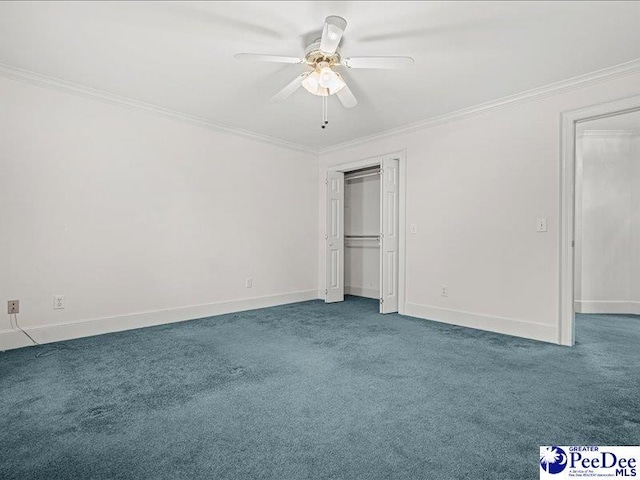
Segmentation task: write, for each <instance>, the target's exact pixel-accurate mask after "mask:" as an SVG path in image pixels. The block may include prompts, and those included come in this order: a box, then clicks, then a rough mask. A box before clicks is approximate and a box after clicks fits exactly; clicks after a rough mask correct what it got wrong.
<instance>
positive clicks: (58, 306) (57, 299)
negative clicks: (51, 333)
mask: <svg viewBox="0 0 640 480" xmlns="http://www.w3.org/2000/svg"><path fill="white" fill-rule="evenodd" d="M63 308H64V295H54V296H53V309H54V310H62V309H63Z"/></svg>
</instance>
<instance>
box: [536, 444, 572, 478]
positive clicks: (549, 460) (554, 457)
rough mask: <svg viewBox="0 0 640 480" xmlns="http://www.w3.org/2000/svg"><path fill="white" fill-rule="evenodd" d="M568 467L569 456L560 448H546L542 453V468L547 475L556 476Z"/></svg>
mask: <svg viewBox="0 0 640 480" xmlns="http://www.w3.org/2000/svg"><path fill="white" fill-rule="evenodd" d="M566 467H567V454H566V453H565V451H564V450H563V449H561V448H560V447H556V446H553V447H545V448H543V449H542V450H541V451H540V468H542V470H544V471H545V472H547V473H551V474H556V473H560V472H562V471H563V470H564V469H565V468H566Z"/></svg>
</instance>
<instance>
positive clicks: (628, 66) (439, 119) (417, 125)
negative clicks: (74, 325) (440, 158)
mask: <svg viewBox="0 0 640 480" xmlns="http://www.w3.org/2000/svg"><path fill="white" fill-rule="evenodd" d="M635 73H640V59H635V60H631V61H629V62H626V63H621V64H619V65H614V66H612V67H607V68H603V69H600V70H596V71H594V72H591V73H587V74H584V75H579V76H577V77H572V78H569V79H566V80H561V81H559V82H555V83H550V84H548V85H544V86H542V87H537V88H533V89H531V90H526V91H524V92H520V93H517V94H514V95H509V96H506V97H502V98H499V99H497V100H492V101H490V102H486V103H481V104H478V105H474V106H471V107H467V108H463V109H460V110H456V111H454V112H450V113H446V114H443V115H439V116H436V117H431V118H427V119H425V120H420V121H418V122H414V123H410V124H407V125H404V126H401V127H397V128H393V129H390V130H384V131H381V132H379V133H375V134H373V135H367V136H363V137H359V138H356V139H354V140H349V141H347V142H342V143H338V144H335V145H331V146H328V147H324V148H313V147H310V146H307V145H302V144H298V143H294V142H289V141H286V140H282V139H279V138H275V137H270V136H268V135H263V134H260V133H255V132H251V131H248V130H243V129H241V128H237V127H231V126H227V125H222V124H218V123H215V122H212V121H211V120H208V119H206V118H203V117H198V116H195V115H190V114H187V113H184V112H179V111H176V110H171V109H168V108H165V107H162V106H159V105H154V104H150V103H146V102H142V101H139V100H134V99H131V98H127V97H122V96H119V95H115V94H112V93H109V92H105V91H102V90H97V89H94V88H91V87H87V86H84V85H79V84H77V83H73V82H68V81H66V80H61V79H58V78H54V77H50V76H47V75H42V74H39V73H35V72H31V71H28V70H24V69H21V68H18V67H14V66H11V65H6V64H2V63H0V76H2V77H5V78H8V79H11V80H16V81H21V82H24V83H29V84H31V85H35V86H39V87H44V88H49V89H51V90H56V91H59V92H62V93H66V94H69V95H75V96H78V97H82V98H86V99H89V100H94V101H99V102H103V103H108V104H111V105H115V106H119V107H123V108H127V109H134V110H140V111H143V112H146V113H149V114H152V115H156V116H159V117H164V118H168V119H171V120H175V121H179V122H182V123H187V124H190V125H195V126H198V127H202V128H207V129H209V130H213V131H217V132H221V133H227V134H230V135H235V136H239V137H243V138H246V139H249V140H254V141H258V142H262V143H266V144H270V145H275V146H278V147H282V148H286V149H289V150H294V151H299V152H304V153H310V154H315V155H325V154H328V153H332V152H335V151H339V150H344V149H348V148H352V147H356V146H358V145H362V144H365V143H369V142H371V141H374V140H379V139H381V138H387V137H392V136H395V135H400V134H405V133H410V132H415V131H419V130H423V129H426V128H431V127H435V126H437V125H443V124H446V123H451V122H455V121H458V120H463V119H465V118H471V117H475V116H479V115H484V114H486V113H490V112H493V111H497V110H502V109H506V108H510V107H513V106H516V105H520V104H523V103H527V102H531V101H534V100H540V99H543V98H546V97H550V96H553V95H557V94H560V93H564V92H569V91H572V90H577V89H579V88H584V87H588V86H591V85H595V84H598V83H602V82H605V81H608V80H613V79H616V78H620V77H624V76H627V75H632V74H635Z"/></svg>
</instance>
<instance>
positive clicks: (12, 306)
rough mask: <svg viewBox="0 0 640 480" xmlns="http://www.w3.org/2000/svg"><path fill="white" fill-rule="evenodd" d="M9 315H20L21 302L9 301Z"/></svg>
mask: <svg viewBox="0 0 640 480" xmlns="http://www.w3.org/2000/svg"><path fill="white" fill-rule="evenodd" d="M7 313H8V314H9V315H13V314H15V313H20V300H9V301H8V302H7Z"/></svg>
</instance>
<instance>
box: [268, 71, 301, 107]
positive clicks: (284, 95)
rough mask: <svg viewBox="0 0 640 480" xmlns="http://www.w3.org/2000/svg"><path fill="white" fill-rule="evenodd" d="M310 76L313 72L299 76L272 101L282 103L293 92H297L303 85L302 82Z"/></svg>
mask: <svg viewBox="0 0 640 480" xmlns="http://www.w3.org/2000/svg"><path fill="white" fill-rule="evenodd" d="M310 74H311V72H305V73H303V74H301V75H298V76H297V77H296V78H294V79H293V81H292V82H291V83H289V84H288V85H287V86H286V87H284V88H283V89H282V90H280V91H279V92H278V93H276V94H275V95H274V96H273V97H271V101H272V102H281V101H282V100H284V99H285V98H287V97H288V96H290V95H291V94H292V93H293V92H295V91H296V90H297V89H298V88H300V85H302V81H303V80H304V79H305V78H307V77H308V76H309V75H310Z"/></svg>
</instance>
